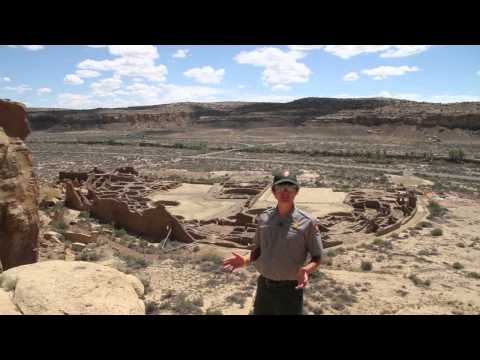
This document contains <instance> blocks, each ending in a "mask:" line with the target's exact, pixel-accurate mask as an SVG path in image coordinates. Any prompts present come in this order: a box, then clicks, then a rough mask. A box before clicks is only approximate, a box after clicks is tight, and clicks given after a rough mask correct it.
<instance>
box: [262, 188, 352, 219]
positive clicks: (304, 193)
mask: <svg viewBox="0 0 480 360" xmlns="http://www.w3.org/2000/svg"><path fill="white" fill-rule="evenodd" d="M345 196H346V193H344V192H334V191H333V190H332V189H329V188H301V189H300V191H299V193H298V195H297V197H296V198H295V204H296V206H297V207H298V208H300V209H302V210H304V211H306V212H308V213H309V214H310V215H312V216H316V217H321V216H325V215H327V214H328V213H331V212H335V211H351V210H352V209H351V207H350V206H348V205H346V204H344V203H343V200H344V199H345ZM275 204H276V200H275V197H274V196H273V194H272V192H271V191H266V192H265V193H264V194H263V195H262V196H261V197H260V198H259V199H258V201H257V202H256V203H255V205H254V206H253V208H254V209H259V208H267V207H273V206H275Z"/></svg>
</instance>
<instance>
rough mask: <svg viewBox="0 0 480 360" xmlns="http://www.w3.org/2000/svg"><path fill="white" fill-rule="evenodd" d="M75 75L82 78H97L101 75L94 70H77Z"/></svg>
mask: <svg viewBox="0 0 480 360" xmlns="http://www.w3.org/2000/svg"><path fill="white" fill-rule="evenodd" d="M75 74H76V75H77V76H79V77H81V78H95V77H99V76H100V73H99V72H98V71H94V70H77V71H75Z"/></svg>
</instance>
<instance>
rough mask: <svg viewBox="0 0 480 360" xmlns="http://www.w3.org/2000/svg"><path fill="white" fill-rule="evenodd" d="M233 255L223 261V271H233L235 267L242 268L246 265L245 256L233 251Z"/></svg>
mask: <svg viewBox="0 0 480 360" xmlns="http://www.w3.org/2000/svg"><path fill="white" fill-rule="evenodd" d="M232 254H233V256H232V257H229V258H227V259H225V260H224V261H223V271H228V272H232V271H233V270H235V269H238V268H241V267H243V266H244V265H245V260H244V259H243V256H241V255H239V254H237V253H234V252H232Z"/></svg>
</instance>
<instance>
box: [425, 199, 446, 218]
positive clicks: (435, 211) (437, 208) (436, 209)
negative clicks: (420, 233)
mask: <svg viewBox="0 0 480 360" xmlns="http://www.w3.org/2000/svg"><path fill="white" fill-rule="evenodd" d="M428 210H429V211H430V216H431V217H432V218H435V217H442V216H444V215H445V214H446V213H447V211H448V209H447V208H445V207H443V206H442V205H440V204H439V203H437V202H436V201H433V200H430V202H429V203H428Z"/></svg>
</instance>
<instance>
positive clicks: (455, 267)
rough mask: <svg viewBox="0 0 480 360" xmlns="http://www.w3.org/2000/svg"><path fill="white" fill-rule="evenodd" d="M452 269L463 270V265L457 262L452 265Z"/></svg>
mask: <svg viewBox="0 0 480 360" xmlns="http://www.w3.org/2000/svg"><path fill="white" fill-rule="evenodd" d="M452 267H453V268H454V269H456V270H461V269H463V265H462V264H460V263H459V262H455V263H453V265H452Z"/></svg>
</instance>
